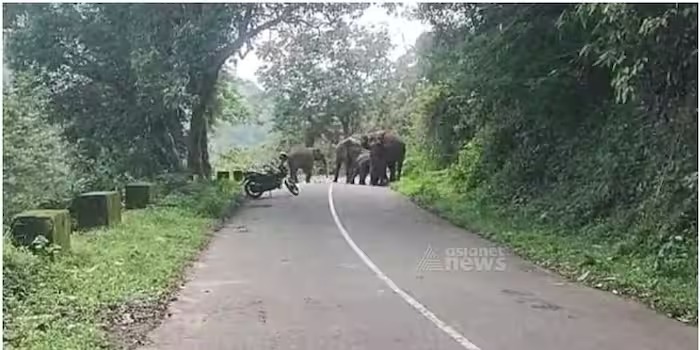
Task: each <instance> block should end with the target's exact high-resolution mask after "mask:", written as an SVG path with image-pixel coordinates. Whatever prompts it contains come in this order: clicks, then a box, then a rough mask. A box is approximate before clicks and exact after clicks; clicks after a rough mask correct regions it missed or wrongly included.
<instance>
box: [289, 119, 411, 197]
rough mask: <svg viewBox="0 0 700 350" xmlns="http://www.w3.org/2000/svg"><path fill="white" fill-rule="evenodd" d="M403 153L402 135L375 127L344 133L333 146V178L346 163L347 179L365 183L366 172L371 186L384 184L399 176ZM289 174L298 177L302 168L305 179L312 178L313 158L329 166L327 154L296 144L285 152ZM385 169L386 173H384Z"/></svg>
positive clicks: (334, 179)
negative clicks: (354, 134) (359, 132)
mask: <svg viewBox="0 0 700 350" xmlns="http://www.w3.org/2000/svg"><path fill="white" fill-rule="evenodd" d="M405 157H406V144H405V143H404V142H403V141H402V140H401V138H400V137H399V136H397V135H395V134H393V133H391V132H388V131H377V132H371V133H368V134H364V135H361V136H360V137H359V138H358V137H347V138H345V139H343V140H341V141H340V142H338V144H337V145H336V146H335V169H334V178H333V182H338V175H339V174H340V168H341V167H343V166H344V167H345V177H346V182H347V183H349V184H354V183H355V178H357V177H358V176H359V183H360V184H361V185H365V184H366V179H367V176H369V179H370V180H369V183H370V185H372V186H386V185H387V184H388V183H389V182H393V181H398V180H399V179H400V178H401V168H402V166H403V161H404V158H405ZM287 162H288V164H289V173H290V174H289V175H290V177H291V178H292V180H293V181H295V182H298V181H297V172H298V171H299V170H300V169H301V170H302V171H303V172H304V175H305V176H306V182H310V181H311V175H312V173H313V167H314V164H315V162H322V163H323V169H324V170H326V171H327V170H328V168H327V165H328V164H327V162H326V158H325V157H324V155H323V153H322V152H321V150H320V149H318V148H314V147H297V148H293V149H292V150H290V152H289V153H288V154H287ZM387 169H388V170H389V176H388V177H387Z"/></svg>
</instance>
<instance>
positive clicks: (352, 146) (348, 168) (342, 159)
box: [333, 137, 362, 183]
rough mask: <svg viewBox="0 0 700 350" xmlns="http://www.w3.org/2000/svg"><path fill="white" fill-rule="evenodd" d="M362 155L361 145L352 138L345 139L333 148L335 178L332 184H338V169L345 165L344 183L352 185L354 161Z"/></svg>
mask: <svg viewBox="0 0 700 350" xmlns="http://www.w3.org/2000/svg"><path fill="white" fill-rule="evenodd" d="M360 153H362V144H361V143H360V141H359V140H357V139H356V138H354V137H347V138H345V139H343V140H341V141H340V142H338V144H337V145H336V146H335V177H334V178H333V182H338V175H339V173H340V167H341V166H342V165H343V164H344V165H345V181H346V182H347V183H354V178H353V176H352V170H353V168H354V167H355V160H357V157H358V156H359V155H360Z"/></svg>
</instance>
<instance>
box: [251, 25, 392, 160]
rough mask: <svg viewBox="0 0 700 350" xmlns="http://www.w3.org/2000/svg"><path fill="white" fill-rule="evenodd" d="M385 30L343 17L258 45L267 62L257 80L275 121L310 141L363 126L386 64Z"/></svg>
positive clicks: (387, 42) (333, 137)
mask: <svg viewBox="0 0 700 350" xmlns="http://www.w3.org/2000/svg"><path fill="white" fill-rule="evenodd" d="M390 48H391V42H390V40H389V37H388V34H387V32H386V31H385V30H378V31H371V30H369V29H368V28H363V27H360V26H357V25H351V24H348V23H346V22H344V21H337V22H335V23H332V24H331V25H330V26H327V27H323V28H317V30H311V31H309V30H301V31H295V32H284V33H280V34H279V36H278V37H277V38H275V39H273V40H270V41H268V42H266V43H265V44H264V45H263V46H262V47H261V50H260V51H261V56H262V57H263V59H265V60H266V61H267V62H268V63H267V64H266V65H264V66H263V67H262V68H261V69H260V71H259V75H260V76H261V80H262V83H263V84H264V85H265V86H266V88H267V89H269V91H270V93H271V94H272V95H273V96H275V102H276V103H275V110H276V113H275V116H276V118H275V125H276V128H277V130H279V131H282V132H283V133H285V134H289V135H292V134H295V135H296V139H297V140H299V141H301V140H303V143H304V144H306V145H307V146H312V145H313V144H314V142H315V140H316V139H318V138H319V137H325V138H326V139H327V140H329V141H331V142H333V143H335V142H337V141H338V139H339V137H340V136H341V135H342V136H350V135H352V134H353V133H355V132H357V131H360V130H361V129H362V127H363V118H364V117H365V114H366V113H367V111H368V109H369V106H370V105H371V104H372V103H373V99H374V98H375V95H376V94H377V92H378V91H379V88H380V86H381V83H382V82H383V80H384V79H385V78H386V77H387V76H388V74H389V69H390V67H391V65H390V61H389V60H388V58H387V52H388V51H389V49H390Z"/></svg>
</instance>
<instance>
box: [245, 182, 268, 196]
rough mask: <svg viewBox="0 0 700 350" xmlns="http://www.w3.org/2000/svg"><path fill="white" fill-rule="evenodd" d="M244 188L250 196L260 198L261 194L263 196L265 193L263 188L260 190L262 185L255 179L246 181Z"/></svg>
mask: <svg viewBox="0 0 700 350" xmlns="http://www.w3.org/2000/svg"><path fill="white" fill-rule="evenodd" d="M243 189H244V190H245V194H247V195H248V197H250V198H260V196H262V195H263V193H264V192H263V191H262V190H260V186H259V185H257V184H256V183H254V182H253V181H246V183H245V185H244V186H243Z"/></svg>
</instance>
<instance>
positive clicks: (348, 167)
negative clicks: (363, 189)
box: [345, 161, 354, 184]
mask: <svg viewBox="0 0 700 350" xmlns="http://www.w3.org/2000/svg"><path fill="white" fill-rule="evenodd" d="M352 168H353V164H352V162H351V161H347V162H346V163H345V182H346V183H349V184H352V183H354V181H353V180H354V179H353V178H352Z"/></svg>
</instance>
